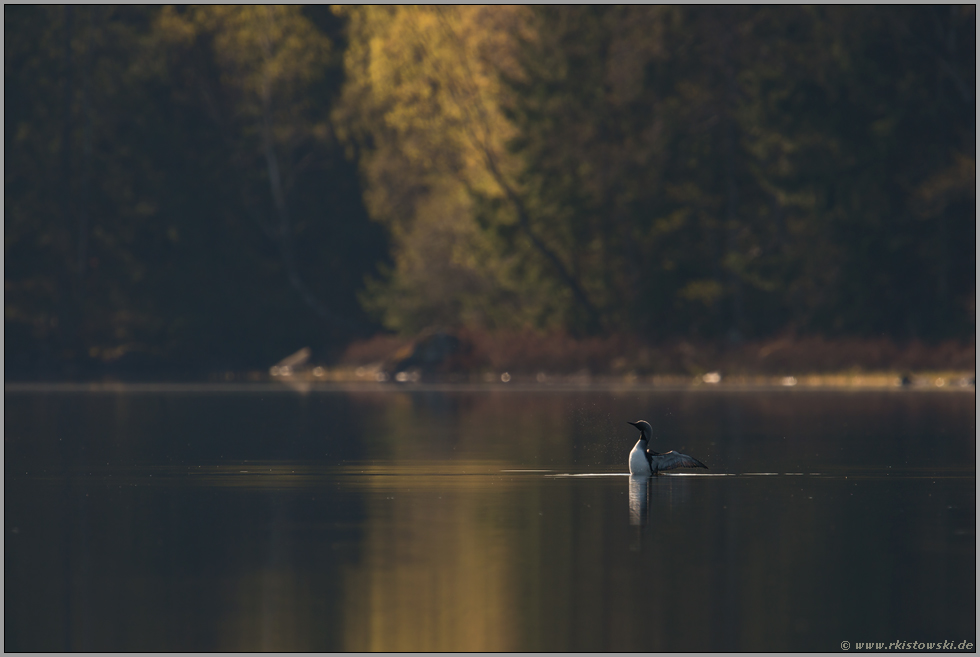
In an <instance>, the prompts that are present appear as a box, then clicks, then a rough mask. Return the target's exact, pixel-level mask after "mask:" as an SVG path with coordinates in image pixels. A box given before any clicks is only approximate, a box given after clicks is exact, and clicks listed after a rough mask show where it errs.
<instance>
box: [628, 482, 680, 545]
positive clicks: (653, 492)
mask: <svg viewBox="0 0 980 657" xmlns="http://www.w3.org/2000/svg"><path fill="white" fill-rule="evenodd" d="M686 479H687V477H667V476H659V477H657V476H654V477H643V476H636V475H630V479H629V486H630V495H629V500H630V525H631V526H633V527H636V528H637V531H636V535H635V536H634V537H633V541H632V542H631V544H630V549H631V550H633V551H640V550H642V548H643V532H642V531H641V530H642V528H643V527H645V526H646V525H647V524H648V523H649V522H650V505H651V503H652V504H653V506H654V511H653V512H654V513H656V514H664V513H666V514H670V513H671V512H673V511H674V509H675V508H677V507H679V506H682V505H683V504H684V503H685V502H687V501H688V497H689V496H690V489H689V483H690V482H689V481H686Z"/></svg>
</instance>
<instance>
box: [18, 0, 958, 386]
mask: <svg viewBox="0 0 980 657" xmlns="http://www.w3.org/2000/svg"><path fill="white" fill-rule="evenodd" d="M975 25H976V18H975V7H974V6H973V5H964V6H954V7H950V6H873V7H872V6H848V7H837V6H819V7H773V6H761V7H737V6H732V7H727V6H726V7H703V6H701V7H693V6H666V7H653V6H601V7H595V6H572V7H540V8H529V7H479V6H459V7H453V6H438V7H421V8H419V7H404V6H399V7H346V8H342V9H337V8H334V9H331V8H329V7H323V6H311V7H265V6H247V7H241V6H214V7H209V6H187V7H142V6H111V7H103V6H68V7H62V6H10V5H8V6H5V7H4V36H5V68H4V75H5V99H6V100H5V123H4V126H5V140H4V143H5V163H6V166H5V179H4V184H5V188H4V189H5V193H4V290H5V292H4V309H5V323H4V327H5V374H7V375H8V376H9V375H17V376H21V375H52V376H58V375H69V376H77V375H84V374H85V373H86V372H96V371H101V370H100V369H99V368H104V367H105V366H106V365H107V364H111V365H112V366H113V367H116V368H119V369H120V371H127V370H128V371H140V372H150V373H152V372H156V373H166V372H206V371H214V370H218V369H245V368H265V367H268V366H269V364H271V363H273V362H275V361H277V360H278V359H279V358H281V357H282V356H284V355H285V354H288V353H290V352H292V351H294V350H296V349H298V348H299V347H302V346H306V345H309V346H311V347H312V348H313V350H314V353H316V354H317V356H318V357H319V358H320V359H321V360H324V361H329V359H330V358H332V357H334V356H336V355H337V354H339V353H340V351H341V350H342V349H343V348H344V346H345V345H347V344H348V343H350V342H351V341H352V340H355V339H358V338H364V337H367V336H370V335H372V334H375V333H377V332H380V331H392V332H397V333H401V334H406V335H409V334H415V333H417V332H419V331H422V330H424V329H426V328H429V327H434V326H439V327H450V328H452V327H479V328H480V329H481V330H486V331H497V330H500V331H509V330H524V331H536V332H539V333H541V334H548V333H549V332H554V333H561V334H570V335H581V336H595V335H612V334H624V335H631V336H640V337H642V339H644V340H648V341H657V340H667V339H672V338H676V337H677V336H693V337H696V338H698V339H704V340H728V341H738V340H743V339H756V338H760V337H766V336H774V335H780V334H787V333H792V334H796V335H818V336H824V337H828V338H833V337H855V336H858V337H861V336H864V337H879V336H887V337H889V338H893V339H897V340H908V339H918V340H926V341H940V340H945V339H958V340H966V341H970V342H972V341H973V340H974V335H975V316H976V310H975V298H976V284H975V281H976V277H975V272H976V247H975V243H976V213H975V206H976V186H975V184H976V183H975V181H976V173H975V171H976V166H975V161H976V122H975V117H976V108H975V80H976V60H975V49H976V45H975V42H976V28H975Z"/></svg>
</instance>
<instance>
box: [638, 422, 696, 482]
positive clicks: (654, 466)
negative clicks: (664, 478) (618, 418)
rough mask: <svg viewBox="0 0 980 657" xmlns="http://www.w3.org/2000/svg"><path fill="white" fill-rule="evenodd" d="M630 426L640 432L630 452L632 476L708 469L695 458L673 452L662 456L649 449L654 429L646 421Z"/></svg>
mask: <svg viewBox="0 0 980 657" xmlns="http://www.w3.org/2000/svg"><path fill="white" fill-rule="evenodd" d="M629 424H632V425H633V426H634V427H636V428H637V429H639V430H640V439H639V440H638V441H636V445H635V446H634V447H633V451H631V452H630V474H632V475H641V476H642V475H647V476H649V475H655V474H657V473H658V472H662V471H663V470H673V469H674V468H680V467H685V468H704V469H705V470H707V469H708V466H706V465H705V464H704V463H702V462H701V461H699V460H697V459H696V458H694V457H693V456H688V455H687V454H681V453H679V452H675V451H673V450H671V451H669V452H667V453H666V454H661V453H659V452H654V451H652V450H650V449H648V447H647V446H648V445H649V444H650V440H651V439H652V438H653V427H652V426H650V423H649V422H647V421H646V420H639V421H638V422H630V423H629Z"/></svg>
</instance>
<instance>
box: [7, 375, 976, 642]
mask: <svg viewBox="0 0 980 657" xmlns="http://www.w3.org/2000/svg"><path fill="white" fill-rule="evenodd" d="M4 400H5V406H4V453H5V460H4V475H5V481H4V493H5V502H4V511H5V520H4V532H5V534H4V558H5V563H4V575H5V578H4V600H5V605H4V610H5V611H4V648H5V650H7V651H61V650H81V651H190V650H194V651H202V650H209V651H214V650H221V651H228V650H231V651H258V650H315V651H337V650H345V651H366V650H382V651H456V650H463V651H465V650H482V651H501V650H532V651H568V650H571V651H653V650H671V651H692V650H699V651H701V650H758V651H777V650H808V651H814V650H815V651H836V650H840V649H841V644H842V642H843V641H849V642H850V645H851V646H852V650H854V649H855V648H854V646H855V644H856V643H859V642H886V643H890V642H893V641H908V642H911V641H922V642H926V641H929V642H933V641H935V642H943V641H953V642H955V643H959V642H961V641H964V640H966V641H969V642H971V643H973V644H974V645H975V644H976V466H975V463H976V440H975V438H976V421H975V418H976V415H975V400H976V397H975V392H974V390H973V389H972V388H971V389H969V390H968V391H931V392H927V391H915V390H911V391H909V390H895V391H880V392H872V391H863V392H834V391H807V390H799V389H786V390H773V391H762V392H760V391H755V392H750V391H743V390H724V389H715V390H675V391H663V390H660V391H657V390H650V389H647V390H630V389H622V390H618V389H591V390H585V389H583V390H577V391H576V390H572V391H569V390H551V389H548V388H547V387H539V388H533V387H525V388H520V387H516V386H514V387H509V386H504V385H500V386H497V387H495V388H487V389H458V388H451V387H422V386H415V387H400V386H393V385H392V386H378V387H377V388H351V389H340V388H333V389H328V388H322V389H318V388H315V387H314V388H313V389H309V390H306V391H299V390H291V389H289V388H287V387H286V386H281V385H276V386H254V387H247V386H240V387H234V386H224V387H222V386H215V387H208V386H201V387H193V386H188V387H184V388H180V387H166V386H142V387H140V386H130V387H128V388H120V389H118V390H103V391H84V390H82V389H80V388H71V387H67V388H61V389H56V388H52V389H49V390H42V389H25V388H17V387H16V386H8V387H7V390H6V392H5V394H4ZM638 419H646V420H648V421H650V422H651V423H652V424H653V426H654V431H655V434H656V436H657V438H656V440H654V443H653V445H652V448H653V449H656V450H658V451H662V452H663V451H667V450H670V449H676V450H678V451H682V452H684V453H687V454H690V455H692V456H694V457H696V458H698V459H700V460H701V461H703V462H705V463H706V464H707V465H708V466H709V467H710V469H709V470H707V471H705V470H697V471H694V470H678V471H674V473H670V474H668V475H665V476H660V477H656V478H653V479H651V480H649V481H645V480H640V481H637V480H632V479H631V478H630V477H628V476H624V474H623V473H625V472H627V465H626V459H627V454H628V453H629V451H630V449H631V448H632V447H633V444H634V443H635V442H636V439H637V437H638V434H637V431H636V430H635V429H634V428H633V427H631V426H629V425H627V424H626V422H627V421H628V420H630V421H633V420H638Z"/></svg>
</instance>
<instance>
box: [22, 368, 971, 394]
mask: <svg viewBox="0 0 980 657" xmlns="http://www.w3.org/2000/svg"><path fill="white" fill-rule="evenodd" d="M304 374H306V373H299V374H297V375H290V376H276V377H266V378H265V379H264V380H263V379H259V380H254V379H253V380H241V379H239V380H211V381H197V382H147V381H89V382H68V381H61V382H40V381H11V382H7V381H5V382H4V392H5V393H30V392H35V393H80V392H92V393H247V392H270V393H271V392H293V393H295V392H300V393H308V392H413V391H417V392H582V391H590V390H595V391H616V392H698V393H702V392H703V393H711V392H896V393H898V392H902V393H906V392H921V393H973V394H975V393H976V379H975V375H974V373H972V372H962V371H960V372H948V371H947V372H935V373H922V374H918V375H914V376H913V377H911V378H910V379H909V380H908V382H907V383H905V384H904V385H903V383H902V377H901V376H900V375H898V374H895V373H861V374H857V373H855V374H812V375H801V376H796V377H792V376H791V377H771V376H732V377H726V378H724V379H721V380H718V381H717V382H705V381H704V377H697V378H694V377H682V376H645V377H638V376H637V377H612V376H595V377H585V376H581V375H580V376H558V375H555V376H550V377H549V376H546V377H545V378H544V380H540V379H538V378H537V377H527V376H520V375H514V376H513V377H510V378H507V379H506V380H501V379H500V378H499V376H504V375H506V374H507V373H506V372H504V373H501V374H500V375H495V378H494V379H493V380H489V381H488V380H486V375H484V376H483V377H482V378H480V379H478V378H477V377H466V379H465V380H461V379H459V378H457V379H456V380H450V379H449V378H448V377H442V378H441V379H434V380H425V379H424V378H419V379H417V380H414V381H413V380H406V381H390V380H386V381H379V380H377V379H373V380H372V379H368V378H367V377H366V376H363V377H357V378H348V377H346V376H345V377H341V376H338V374H339V373H338V372H329V373H325V374H324V375H323V376H319V377H318V376H314V375H312V374H309V375H308V376H306V375H304Z"/></svg>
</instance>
